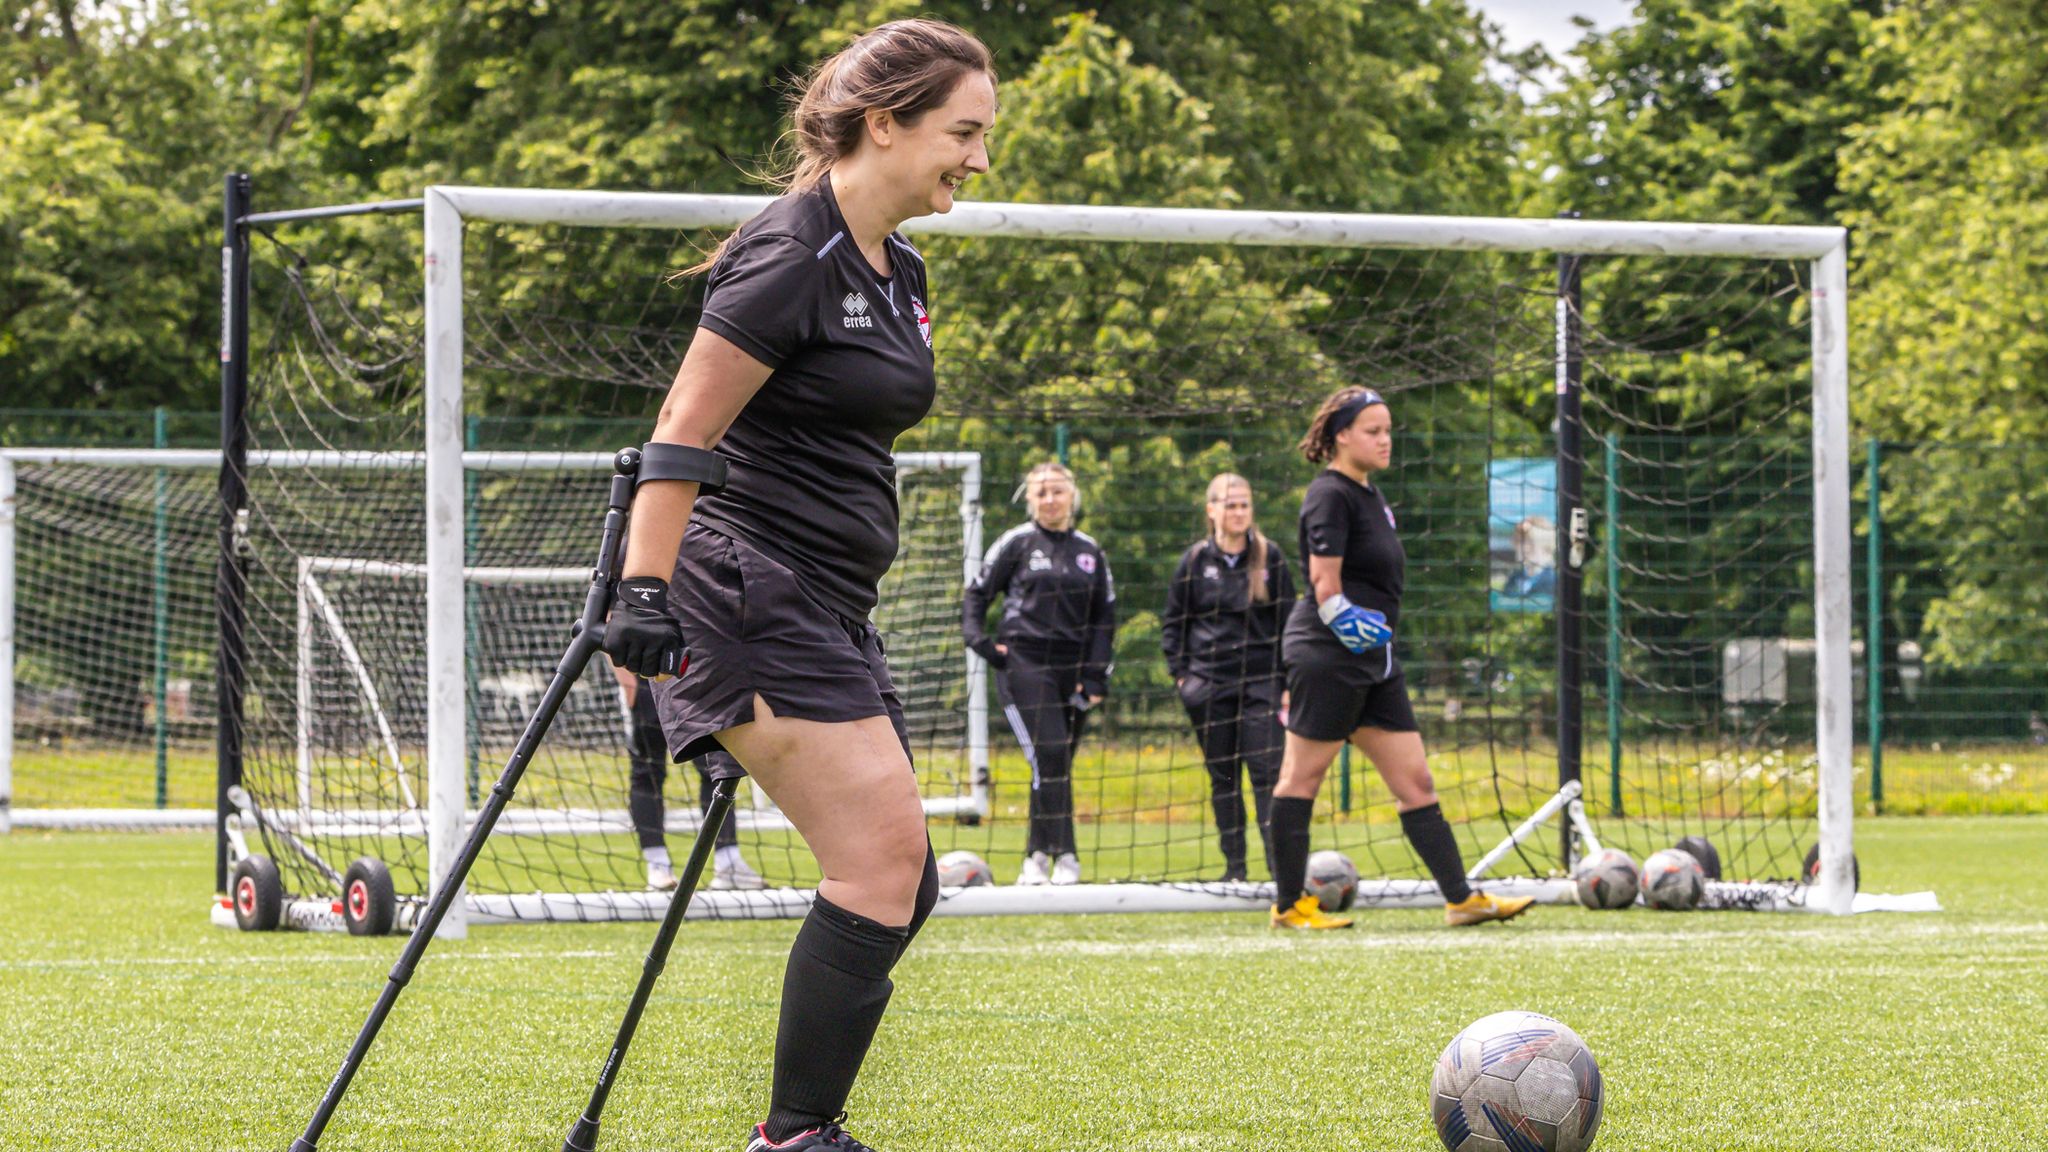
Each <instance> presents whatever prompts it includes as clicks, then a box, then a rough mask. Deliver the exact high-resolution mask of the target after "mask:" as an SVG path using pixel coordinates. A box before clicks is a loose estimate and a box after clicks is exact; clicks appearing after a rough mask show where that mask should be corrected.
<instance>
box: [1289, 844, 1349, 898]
mask: <svg viewBox="0 0 2048 1152" xmlns="http://www.w3.org/2000/svg"><path fill="white" fill-rule="evenodd" d="M1302 888H1303V889H1305V890H1306V891H1307V892H1308V894H1309V895H1311V896H1313V897H1315V898H1316V903H1318V904H1321V905H1322V906H1323V911H1325V912H1342V911H1343V910H1344V909H1346V908H1349V907H1351V902H1352V901H1353V900H1356V899H1357V898H1358V866H1357V865H1355V864H1353V863H1352V862H1351V857H1349V856H1346V855H1345V854H1343V853H1342V852H1338V851H1336V850H1335V849H1331V848H1325V849H1323V850H1322V851H1321V852H1318V853H1316V854H1315V855H1313V856H1310V857H1309V858H1308V877H1307V880H1306V881H1305V882H1304V883H1303V884H1302Z"/></svg>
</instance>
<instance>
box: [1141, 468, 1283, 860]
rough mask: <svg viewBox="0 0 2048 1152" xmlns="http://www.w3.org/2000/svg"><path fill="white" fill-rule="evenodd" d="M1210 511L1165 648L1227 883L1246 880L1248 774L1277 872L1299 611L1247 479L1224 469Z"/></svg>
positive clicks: (1183, 570) (1212, 489)
mask: <svg viewBox="0 0 2048 1152" xmlns="http://www.w3.org/2000/svg"><path fill="white" fill-rule="evenodd" d="M1205 508H1206V515H1207V517H1208V522H1209V530H1208V532H1207V534H1206V535H1204V536H1203V538H1202V539H1201V540H1198V541H1196V542H1195V543H1194V544H1192V545H1190V546H1189V547H1188V549H1187V551H1185V552H1183V553H1182V554H1181V558H1180V565H1179V567H1177V568H1175V569H1174V572H1173V580H1172V582H1171V583H1169V584H1168V585H1167V589H1166V615H1165V616H1164V618H1163V619H1162V620H1161V624H1162V632H1161V636H1160V643H1161V644H1162V646H1163V647H1164V648H1165V649H1166V666H1167V668H1168V669H1169V670H1170V671H1171V672H1172V673H1173V683H1174V687H1175V688H1176V689H1177V690H1178V691H1179V693H1180V700H1181V704H1182V705H1183V706H1185V707H1186V708H1187V710H1188V719H1189V720H1190V721H1192V722H1193V723H1194V726H1195V739H1196V740H1197V741H1199V742H1200V744H1201V747H1202V761H1203V763H1204V764H1206V765H1207V766H1208V769H1209V804H1210V807H1211V808H1212V809H1213V810H1214V811H1215V813H1216V836H1217V840H1218V842H1219V844H1220V846H1221V847H1222V849H1223V876H1222V879H1224V880H1226V881H1230V880H1245V879H1249V875H1250V874H1249V871H1248V868H1247V865H1246V862H1245V831H1244V822H1245V820H1244V789H1243V786H1242V785H1241V784H1240V783H1239V778H1240V775H1243V776H1249V777H1250V778H1251V785H1252V807H1253V810H1254V811H1255V812H1256V813H1257V819H1258V825H1259V839H1260V840H1261V841H1262V842H1264V843H1265V844H1266V867H1267V868H1268V869H1269V870H1270V869H1271V868H1272V866H1273V851H1272V844H1271V841H1270V839H1269V837H1268V829H1267V812H1266V810H1267V806H1268V804H1269V802H1270V801H1271V800H1272V797H1273V784H1274V782H1275V781H1277V780H1278V779H1279V777H1280V751H1281V747H1282V743H1283V735H1284V734H1283V733H1282V731H1281V728H1280V717H1281V715H1282V714H1283V713H1284V712H1285V711H1286V691H1285V689H1284V687H1283V684H1282V680H1281V664H1280V632H1281V628H1282V626H1283V625H1285V623H1286V621H1287V612H1288V609H1289V608H1291V607H1293V605H1294V577H1293V575H1292V573H1291V572H1290V571H1289V569H1288V565H1287V556H1286V554H1285V553H1283V552H1282V551H1281V550H1280V548H1279V547H1278V546H1277V545H1276V544H1274V543H1273V541H1271V540H1268V539H1266V537H1265V536H1264V535H1263V534H1261V533H1260V532H1259V527H1258V525H1257V524H1256V523H1254V522H1253V519H1252V487H1251V484H1250V483H1249V482H1248V481H1246V480H1245V478H1244V477H1242V476H1239V475H1237V474H1235V473H1232V472H1225V473H1222V474H1221V475H1219V476H1217V477H1216V478H1215V479H1213V480H1211V481H1209V492H1208V499H1207V501H1206V503H1205ZM1240 766H1242V767H1241V768H1240Z"/></svg>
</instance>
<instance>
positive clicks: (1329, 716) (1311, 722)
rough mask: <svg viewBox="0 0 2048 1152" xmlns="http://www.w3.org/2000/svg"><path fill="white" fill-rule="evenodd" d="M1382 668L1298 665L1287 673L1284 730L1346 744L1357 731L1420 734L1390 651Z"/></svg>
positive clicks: (1405, 681)
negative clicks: (1370, 729) (1364, 729)
mask: <svg viewBox="0 0 2048 1152" xmlns="http://www.w3.org/2000/svg"><path fill="white" fill-rule="evenodd" d="M1385 660H1386V662H1385V664H1380V663H1378V662H1377V661H1370V660H1356V661H1346V662H1344V663H1342V664H1296V665H1293V666H1292V667H1290V668H1288V669H1287V695H1288V703H1287V730H1288V731H1289V732H1292V733H1294V734H1295V735H1296V736H1300V737H1302V738H1304V739H1307V740H1349V739H1350V738H1351V734H1352V733H1353V732H1355V731H1357V730H1358V729H1360V728H1377V729H1380V730H1381V731H1383V732H1420V731H1422V726H1421V725H1419V724H1417V723H1416V722H1415V707H1414V705H1412V704H1410V703H1409V702H1408V676H1407V674H1406V673H1405V672H1403V671H1402V670H1401V664H1400V662H1399V661H1398V660H1395V659H1394V658H1393V654H1392V653H1388V654H1387V656H1386V658H1385Z"/></svg>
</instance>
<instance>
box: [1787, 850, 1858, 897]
mask: <svg viewBox="0 0 2048 1152" xmlns="http://www.w3.org/2000/svg"><path fill="white" fill-rule="evenodd" d="M1818 879H1820V845H1818V844H1815V845H1814V846H1813V847H1811V848H1808V849H1807V850H1806V866H1805V867H1804V868H1802V869H1800V872H1799V882H1800V883H1801V884H1811V883H1813V882H1814V881H1815V880H1818ZM1849 883H1850V885H1851V888H1850V890H1851V891H1853V892H1861V891H1863V862H1862V861H1861V860H1858V859H1856V854H1855V853H1854V852H1851V853H1849Z"/></svg>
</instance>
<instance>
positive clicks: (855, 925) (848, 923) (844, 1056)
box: [766, 896, 906, 1142]
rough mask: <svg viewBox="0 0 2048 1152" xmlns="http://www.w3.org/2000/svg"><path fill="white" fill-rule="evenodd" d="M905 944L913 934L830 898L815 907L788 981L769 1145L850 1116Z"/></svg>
mask: <svg viewBox="0 0 2048 1152" xmlns="http://www.w3.org/2000/svg"><path fill="white" fill-rule="evenodd" d="M905 938H906V929H903V928H891V927H889V926H887V925H885V924H881V923H878V922H876V921H873V920H870V919H868V918H867V917H865V916H860V915H856V914H854V913H852V912H848V911H847V910H845V909H844V908H841V907H839V906H837V905H835V904H833V903H832V902H831V901H829V900H827V899H825V898H824V897H823V896H820V897H818V898H817V900H816V902H814V903H813V904H812V905H811V914H810V915H809V916H807V917H805V919H804V926H803V928H802V929H800V930H799V931H798V932H797V934H796V945H795V947H793V948H791V949H790V950H789V968H788V970H787V971H786V972H785V973H784V974H783V977H782V1021H781V1023H780V1024H779V1025H778V1026H777V1027H776V1030H775V1082H774V1088H773V1091H772V1094H771V1095H770V1097H769V1104H768V1120H767V1124H766V1131H767V1134H768V1139H770V1140H773V1141H777V1142H780V1141H783V1140H787V1139H789V1138H790V1137H791V1136H794V1135H796V1134H797V1133H799V1132H804V1131H808V1130H809V1129H812V1128H817V1127H819V1126H821V1125H824V1124H829V1123H831V1122H832V1121H833V1120H834V1119H836V1118H837V1117H838V1116H839V1114H840V1113H841V1112H843V1111H845V1109H846V1097H847V1096H848V1094H850V1093H851V1092H852V1091H853V1081H854V1078H855V1077H857V1076H859V1075H860V1065H861V1061H862V1060H863V1059H864V1058H865V1057H866V1056H867V1054H868V1045H869V1044H871V1043H873V1041H874V1038H875V1029H876V1027H877V1026H879V1025H880V1024H881V1022H882V1013H883V1011H884V1010H885V1009H887V1008H888V1007H889V994H890V992H892V991H894V989H895V985H894V984H892V983H891V982H890V980H889V970H890V969H891V968H893V967H895V965H896V958H897V957H898V956H900V955H902V954H903V945H904V941H905Z"/></svg>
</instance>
